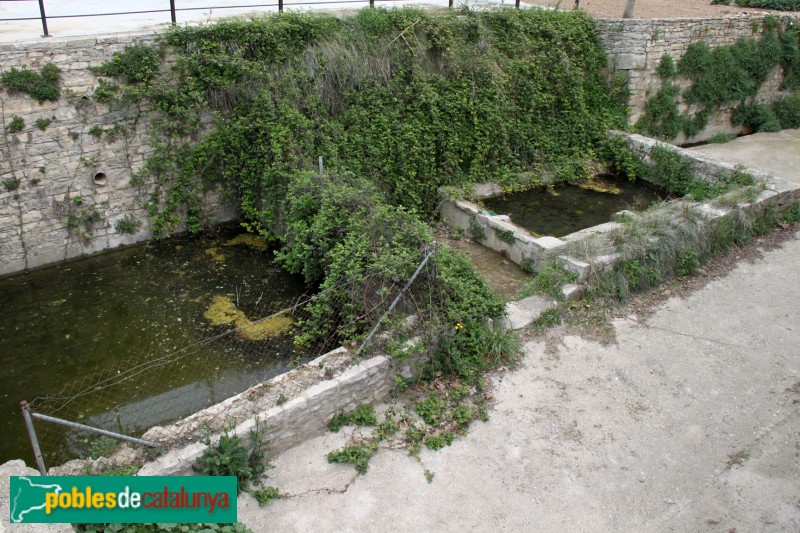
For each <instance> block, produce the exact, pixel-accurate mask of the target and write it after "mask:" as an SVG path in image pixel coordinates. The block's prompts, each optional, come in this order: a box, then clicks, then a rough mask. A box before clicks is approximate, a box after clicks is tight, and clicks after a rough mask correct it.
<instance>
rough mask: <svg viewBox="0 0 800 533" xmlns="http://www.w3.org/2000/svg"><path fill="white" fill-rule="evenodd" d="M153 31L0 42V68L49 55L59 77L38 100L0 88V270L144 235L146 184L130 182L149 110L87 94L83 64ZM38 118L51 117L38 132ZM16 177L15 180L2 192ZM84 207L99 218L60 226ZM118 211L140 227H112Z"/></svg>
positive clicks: (214, 207) (144, 148) (88, 76)
mask: <svg viewBox="0 0 800 533" xmlns="http://www.w3.org/2000/svg"><path fill="white" fill-rule="evenodd" d="M155 37H156V36H155V35H154V34H153V33H148V34H124V35H113V36H105V37H104V36H100V37H91V38H85V37H82V38H72V39H40V40H38V41H31V42H23V43H15V44H0V71H2V72H5V71H7V70H9V69H11V68H12V67H16V68H30V69H33V70H36V71H37V72H38V71H39V70H40V69H41V67H42V66H43V65H45V64H47V63H53V64H54V65H56V66H57V67H58V68H60V69H61V75H62V84H61V86H62V96H61V98H60V99H59V100H58V101H57V102H48V101H46V102H44V103H42V104H40V103H38V102H37V101H36V100H34V99H32V98H31V97H29V96H28V95H24V94H9V93H8V92H6V91H5V90H3V89H0V119H1V121H0V122H1V123H0V275H3V274H10V273H14V272H19V271H22V270H25V269H28V268H34V267H38V266H42V265H46V264H50V263H55V262H59V261H63V260H65V259H70V258H73V257H77V256H81V255H84V254H90V253H94V252H98V251H101V250H105V249H109V248H113V247H116V246H119V245H127V244H133V243H136V242H140V241H143V240H146V239H147V238H149V237H150V235H151V233H150V226H149V220H148V217H147V212H146V209H145V206H144V204H145V202H146V200H147V198H148V195H149V193H150V192H151V190H149V189H148V188H147V187H145V186H139V187H135V186H132V185H131V183H130V181H131V177H132V175H133V173H134V172H135V171H136V170H137V169H139V168H140V167H141V166H142V164H143V163H144V160H145V158H146V157H147V155H148V154H149V153H150V148H149V147H148V145H147V137H148V122H149V120H148V119H149V117H148V113H147V111H146V110H145V109H141V108H138V107H131V108H128V107H125V108H113V107H110V106H109V105H107V104H101V103H98V102H96V101H95V100H94V98H93V97H92V95H93V93H94V90H95V88H96V87H97V86H98V79H99V78H98V77H97V76H95V75H94V74H93V73H92V72H91V71H90V70H89V68H90V67H92V66H97V65H100V64H102V63H104V62H105V61H108V60H109V59H110V58H111V57H112V55H113V53H114V52H117V51H122V50H123V49H124V48H125V47H126V46H130V45H132V44H135V43H139V42H152V41H154V39H155ZM14 116H19V117H21V118H22V119H23V120H24V121H25V127H24V128H23V129H22V131H19V132H16V133H12V132H9V131H8V124H9V123H10V122H11V120H12V117H14ZM37 119H52V122H51V124H50V125H49V126H47V128H46V129H44V130H40V129H39V128H37V127H36V125H35V122H36V120H37ZM117 124H119V125H121V126H123V128H124V129H123V130H122V132H121V134H119V135H117V136H115V137H112V138H109V136H108V135H102V136H101V137H99V138H98V137H96V136H94V135H92V134H90V133H89V131H90V130H92V128H93V127H100V128H103V129H104V130H108V129H109V128H111V127H113V126H114V125H117ZM95 131H96V129H95ZM103 175H104V176H103ZM96 176H97V179H95V177H96ZM103 177H105V179H103ZM16 180H18V181H19V185H18V187H17V188H16V189H13V190H8V189H9V188H12V187H13V184H14V183H16ZM6 183H8V184H9V185H8V186H7V185H6ZM208 202H209V203H208V205H209V207H210V209H211V211H212V213H213V214H214V215H215V216H216V218H217V220H218V221H223V220H229V219H231V218H233V215H234V213H233V211H232V210H231V209H229V208H224V207H223V206H221V204H220V202H219V201H218V198H217V197H216V195H213V194H210V195H209V197H208ZM92 208H94V209H95V210H96V211H97V212H98V213H99V215H100V216H99V218H100V220H99V221H97V222H94V223H89V224H87V225H83V224H80V225H79V227H78V228H73V229H72V230H69V229H68V228H67V222H68V219H69V217H70V216H72V217H73V220H74V219H77V218H80V217H81V215H82V214H87V213H89V212H90V210H91V209H92ZM125 218H129V219H133V220H136V221H139V222H141V226H140V228H139V230H138V231H136V232H135V233H133V234H128V233H121V232H119V231H117V229H116V228H115V226H116V223H117V221H119V220H121V219H125Z"/></svg>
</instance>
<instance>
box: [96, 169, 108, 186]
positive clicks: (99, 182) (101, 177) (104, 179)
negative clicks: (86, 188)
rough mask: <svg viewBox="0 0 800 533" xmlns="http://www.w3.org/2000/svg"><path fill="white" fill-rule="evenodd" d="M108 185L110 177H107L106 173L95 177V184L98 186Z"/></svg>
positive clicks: (100, 173) (99, 173)
mask: <svg viewBox="0 0 800 533" xmlns="http://www.w3.org/2000/svg"><path fill="white" fill-rule="evenodd" d="M106 183H108V176H106V174H105V172H98V173H97V174H95V175H94V184H95V185H98V186H103V185H105V184H106Z"/></svg>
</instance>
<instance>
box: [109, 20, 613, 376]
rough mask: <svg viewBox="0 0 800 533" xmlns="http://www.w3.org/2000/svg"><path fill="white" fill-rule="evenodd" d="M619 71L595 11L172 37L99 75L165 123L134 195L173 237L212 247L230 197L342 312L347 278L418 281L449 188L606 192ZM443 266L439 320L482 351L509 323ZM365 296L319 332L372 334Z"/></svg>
mask: <svg viewBox="0 0 800 533" xmlns="http://www.w3.org/2000/svg"><path fill="white" fill-rule="evenodd" d="M165 56H169V57H170V58H171V61H170V62H169V64H164V62H163V59H162V58H163V57H165ZM159 62H161V64H160V65H159ZM605 65H606V57H605V55H604V53H603V51H602V49H601V48H600V45H599V43H598V40H597V36H596V33H595V28H594V24H593V22H592V20H591V19H590V18H589V17H588V16H586V15H584V14H583V13H581V12H554V11H543V10H513V9H506V10H498V11H488V12H474V11H470V10H467V9H464V10H461V11H457V12H448V13H444V14H435V15H434V14H430V13H426V12H424V11H420V10H415V9H402V10H384V9H366V10H362V11H359V12H358V13H357V14H356V15H355V16H352V17H348V18H341V19H340V18H335V17H332V16H326V15H301V14H281V15H277V16H270V17H267V18H263V19H256V20H252V21H246V22H243V21H235V22H222V23H219V24H213V25H208V26H199V27H190V28H180V29H175V30H173V31H172V32H170V33H169V34H168V35H166V37H165V38H164V40H163V42H162V45H161V50H160V51H158V53H153V49H149V50H145V49H142V48H141V47H134V48H131V49H128V50H126V51H125V52H123V53H121V54H118V55H116V56H115V57H114V58H113V59H112V60H111V61H110V62H109V63H107V64H106V65H104V66H102V67H100V68H98V69H96V72H97V73H98V74H103V75H106V76H109V77H113V80H112V81H107V82H106V83H104V84H103V89H104V90H103V94H102V97H103V98H104V99H106V100H108V99H109V98H116V99H119V100H120V101H123V102H124V101H126V100H127V101H136V102H137V103H141V102H146V103H149V105H150V106H152V108H153V109H154V110H155V113H154V115H155V118H154V119H153V121H152V127H153V136H152V143H153V144H154V147H155V151H154V155H153V156H152V157H151V158H150V159H149V160H148V161H147V163H146V165H145V166H144V167H143V168H142V169H141V171H140V172H139V174H138V175H137V176H136V178H135V180H136V181H137V182H138V183H142V184H149V185H151V186H154V187H155V192H154V194H153V196H152V197H151V202H150V209H151V216H152V218H153V221H154V224H155V228H156V229H157V230H161V231H164V232H166V231H169V230H171V229H172V228H174V227H176V225H178V224H180V223H186V227H187V228H188V230H189V231H190V232H198V231H202V228H203V226H204V225H205V224H206V223H207V222H208V221H207V218H206V214H205V213H204V211H203V195H204V192H205V191H206V190H208V189H209V188H219V189H221V190H223V191H225V193H226V194H227V195H228V196H229V197H230V198H231V199H232V200H233V201H235V202H236V204H237V205H238V207H239V210H240V214H241V220H242V222H243V224H244V225H245V226H246V227H248V228H249V229H250V230H252V231H254V232H258V233H261V234H263V235H265V236H266V237H268V238H270V239H272V240H273V241H275V242H276V245H277V247H278V249H279V251H278V252H277V256H278V258H279V260H280V261H281V262H282V263H283V264H284V265H285V267H286V268H287V269H288V270H290V271H292V272H296V273H299V274H302V275H304V276H305V278H306V280H307V281H308V283H309V284H311V285H318V286H320V287H321V288H322V289H323V292H322V293H321V294H322V295H321V296H320V298H326V296H325V294H328V293H329V292H330V291H331V290H332V289H333V288H334V287H337V286H338V285H337V283H338V280H341V279H343V278H345V277H346V278H348V279H358V278H359V277H361V278H366V277H367V276H368V275H369V276H370V279H371V280H372V282H374V276H373V274H375V273H379V274H380V275H381V276H383V278H384V281H391V282H398V281H399V280H404V279H407V278H408V276H409V275H410V274H411V272H413V270H414V268H415V267H416V265H417V264H418V262H419V260H420V258H421V251H423V250H425V249H426V248H427V247H428V246H430V243H431V242H432V240H433V239H432V236H431V231H430V229H429V228H428V225H427V223H428V222H430V221H431V220H432V219H433V217H434V215H435V212H436V207H437V202H438V200H437V189H438V187H440V186H443V185H455V186H462V185H465V184H468V183H471V182H475V181H488V180H494V181H500V182H502V183H506V184H512V183H514V182H515V181H517V180H519V179H520V177H519V176H520V174H521V173H523V172H530V171H534V172H537V173H542V172H549V173H552V174H553V175H555V176H556V178H557V179H564V180H567V179H570V180H572V179H580V178H582V177H588V176H590V175H591V174H592V172H593V170H592V169H593V163H594V161H595V160H596V154H597V153H598V152H599V151H600V149H601V148H602V145H603V144H604V142H605V134H606V131H607V130H608V129H609V128H619V127H624V125H625V123H626V118H627V115H626V113H627V109H626V107H625V105H624V103H623V102H622V100H623V95H622V94H620V93H621V91H614V90H611V89H609V88H608V86H607V84H606V83H605V80H604V78H603V69H604V67H605ZM154 66H155V67H158V68H153V67H154ZM109 83H114V85H115V86H114V87H113V88H110V86H109ZM116 84H119V86H117V85H116ZM209 123H212V124H213V125H211V126H208V124H209ZM320 156H321V157H322V158H323V161H324V166H325V173H324V175H320V174H319V173H318V160H319V157H320ZM433 263H434V264H435V267H436V269H437V283H438V286H437V287H438V289H437V290H439V293H438V294H439V295H440V296H441V297H440V298H438V302H439V303H438V304H437V305H440V306H441V314H440V315H439V316H440V318H441V320H442V321H443V322H444V323H449V324H450V326H449V327H451V328H452V324H453V323H456V322H458V323H462V324H471V325H475V327H474V328H472V329H470V328H468V327H467V328H461V329H460V331H462V333H461V334H460V335H462V336H463V337H464V339H465V340H466V339H467V337H470V338H472V337H471V336H474V335H476V333H474V332H476V331H480V330H481V328H483V327H484V326H482V325H481V324H483V321H484V319H485V318H486V317H488V316H492V315H497V314H499V313H502V303H501V302H500V300H499V299H498V298H497V297H496V296H494V295H493V294H492V293H491V291H489V290H488V289H487V288H486V287H485V284H484V283H483V281H482V280H480V279H479V277H478V276H477V275H476V274H475V273H474V271H473V270H472V269H471V268H470V267H469V264H468V262H466V260H465V259H463V258H460V256H458V254H455V253H454V252H452V251H449V250H447V249H440V250H439V251H437V253H436V256H435V257H434V258H433ZM372 282H371V283H372ZM378 286H382V287H385V286H387V285H386V283H383V282H382V283H378ZM367 289H368V288H367V287H361V288H359V289H358V290H354V291H352V293H349V294H346V295H342V294H340V295H339V296H338V298H337V299H336V301H342V299H345V300H348V299H349V301H350V302H351V304H352V305H345V306H340V308H337V309H334V308H331V302H332V301H333V300H328V301H320V302H318V303H319V305H318V306H317V308H316V309H317V316H318V318H319V320H318V321H317V322H315V324H313V325H312V326H313V327H309V328H306V332H307V333H309V334H310V335H313V334H314V333H317V332H319V331H321V330H322V329H324V328H326V327H333V325H335V324H350V326H349V327H350V329H349V330H348V331H347V334H348V335H351V334H352V335H356V334H358V332H359V331H360V328H363V324H359V323H357V321H356V322H355V323H354V322H353V320H352V319H353V318H354V317H358V316H360V315H359V313H361V312H362V311H363V309H364V307H365V305H366V303H365V300H364V299H363V298H362V299H360V297H359V296H357V295H356V294H355V293H358V292H359V291H366V290H367ZM369 289H370V290H373V291H374V290H375V286H374V285H373V286H371V287H369ZM326 290H327V292H326ZM362 296H363V294H362ZM343 314H344V315H345V316H343ZM353 324H355V325H353ZM315 328H316V329H315ZM463 331H471V333H469V334H467V333H463ZM448 335H449V334H448ZM448 335H445V336H442V337H441V338H442V339H444V338H449V337H448ZM451 340H452V339H451ZM470 342H472V341H470ZM440 344H441V343H440ZM473 351H474V346H473ZM456 366H458V365H456Z"/></svg>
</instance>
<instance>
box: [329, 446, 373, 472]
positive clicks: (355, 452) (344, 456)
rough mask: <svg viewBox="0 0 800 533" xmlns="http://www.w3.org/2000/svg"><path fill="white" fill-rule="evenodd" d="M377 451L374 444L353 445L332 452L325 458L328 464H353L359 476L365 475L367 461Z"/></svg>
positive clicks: (367, 465) (367, 466)
mask: <svg viewBox="0 0 800 533" xmlns="http://www.w3.org/2000/svg"><path fill="white" fill-rule="evenodd" d="M377 451H378V446H377V444H375V443H365V444H355V445H352V446H345V447H344V448H340V449H338V450H335V451H332V452H330V453H328V455H327V458H328V462H329V463H350V464H353V465H355V467H356V471H357V472H358V473H359V474H366V473H367V469H368V468H369V460H370V458H371V457H372V456H373V455H375V452H377Z"/></svg>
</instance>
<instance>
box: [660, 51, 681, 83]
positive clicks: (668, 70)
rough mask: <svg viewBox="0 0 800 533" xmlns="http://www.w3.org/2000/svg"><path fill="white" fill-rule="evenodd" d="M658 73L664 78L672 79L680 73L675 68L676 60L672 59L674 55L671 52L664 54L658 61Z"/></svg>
mask: <svg viewBox="0 0 800 533" xmlns="http://www.w3.org/2000/svg"><path fill="white" fill-rule="evenodd" d="M656 74H658V77H659V78H661V79H662V80H670V79H672V78H674V77H675V76H677V75H678V70H677V69H676V68H675V61H674V60H673V59H672V56H671V55H669V54H664V55H663V56H661V61H660V62H659V63H658V68H656Z"/></svg>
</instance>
